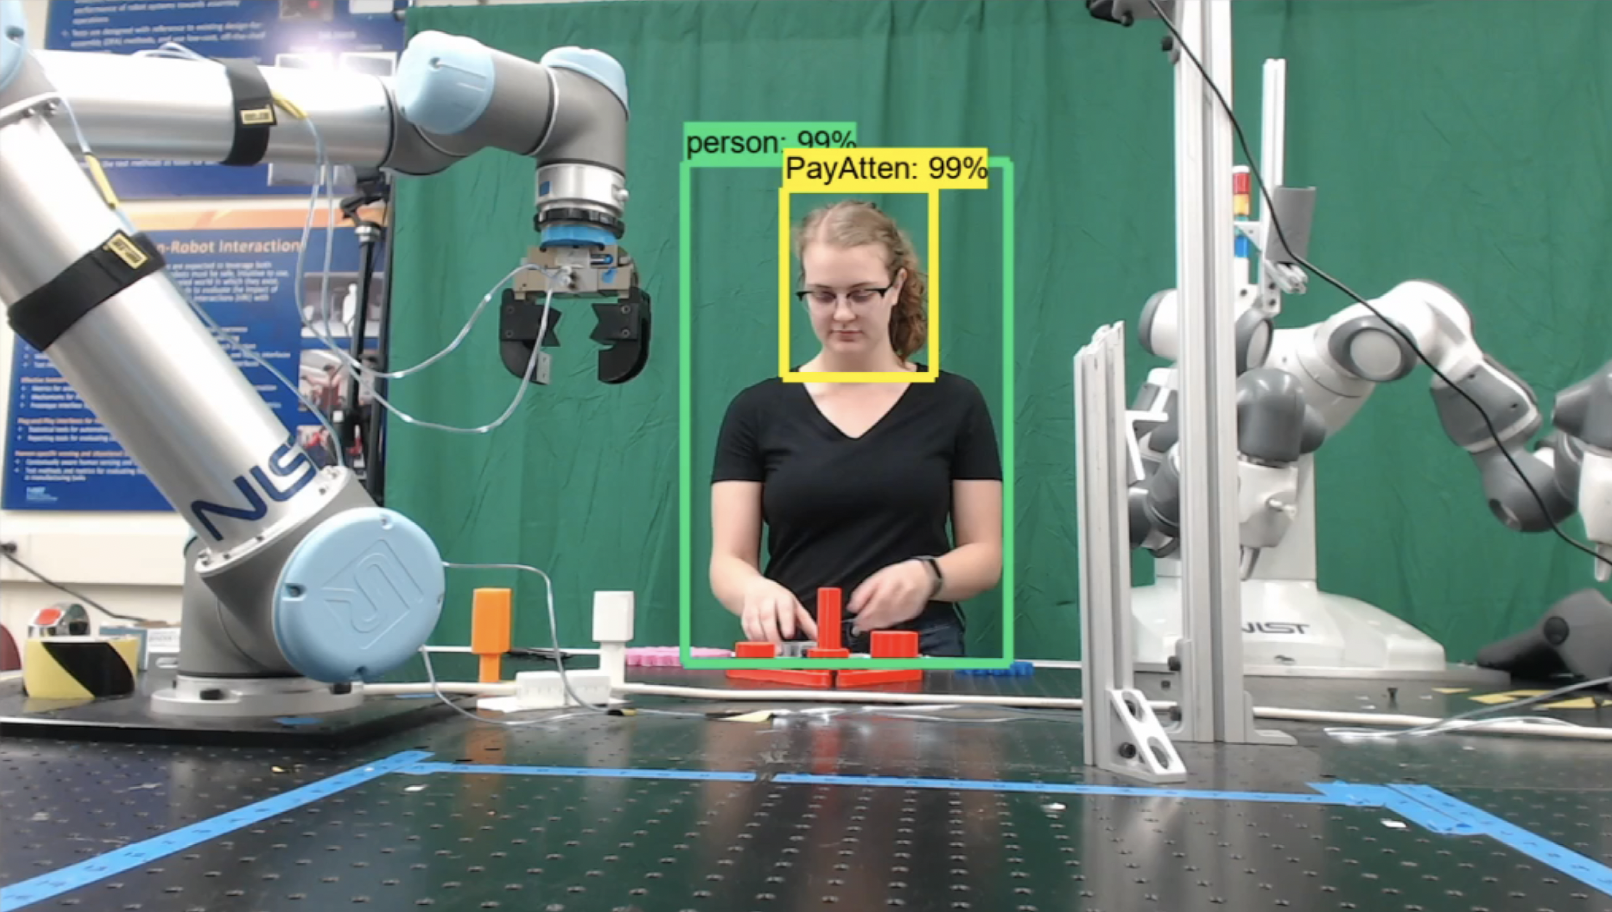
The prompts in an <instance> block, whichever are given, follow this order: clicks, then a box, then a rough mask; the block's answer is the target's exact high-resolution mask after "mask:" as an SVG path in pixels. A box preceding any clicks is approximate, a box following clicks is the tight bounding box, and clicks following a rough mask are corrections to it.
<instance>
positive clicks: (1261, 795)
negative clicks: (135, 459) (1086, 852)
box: [772, 773, 1344, 804]
mask: <svg viewBox="0 0 1612 912" xmlns="http://www.w3.org/2000/svg"><path fill="white" fill-rule="evenodd" d="M772 781H774V782H792V783H801V784H807V785H860V786H877V787H889V788H932V789H957V790H962V791H980V792H1042V793H1054V792H1056V793H1057V794H1060V795H1110V796H1122V797H1131V798H1202V799H1211V800H1215V801H1269V802H1280V803H1283V804H1342V803H1344V802H1342V801H1340V800H1339V799H1337V798H1335V797H1330V796H1327V795H1311V794H1307V793H1299V792H1222V791H1214V790H1209V789H1178V788H1152V787H1141V786H1118V785H1085V784H1081V783H1066V782H1004V781H998V780H994V779H911V778H900V777H892V776H819V775H815V774H811V773H780V774H778V775H776V776H774V777H772Z"/></svg>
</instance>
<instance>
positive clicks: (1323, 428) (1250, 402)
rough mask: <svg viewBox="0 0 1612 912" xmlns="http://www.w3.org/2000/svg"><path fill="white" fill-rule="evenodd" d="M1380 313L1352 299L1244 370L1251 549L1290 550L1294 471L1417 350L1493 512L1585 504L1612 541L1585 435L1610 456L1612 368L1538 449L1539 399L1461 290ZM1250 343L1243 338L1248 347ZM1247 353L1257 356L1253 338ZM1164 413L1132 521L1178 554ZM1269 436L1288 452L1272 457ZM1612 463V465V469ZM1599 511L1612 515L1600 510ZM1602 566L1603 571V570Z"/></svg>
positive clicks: (1561, 514)
mask: <svg viewBox="0 0 1612 912" xmlns="http://www.w3.org/2000/svg"><path fill="white" fill-rule="evenodd" d="M1371 304H1372V306H1371V307H1370V308H1368V307H1366V306H1364V305H1362V304H1358V303H1357V304H1354V305H1352V306H1350V307H1347V308H1345V309H1343V310H1341V311H1339V312H1338V313H1336V314H1334V315H1333V316H1332V317H1330V318H1329V319H1327V320H1325V321H1323V322H1321V323H1317V324H1313V325H1311V326H1306V327H1300V328H1296V329H1283V330H1278V331H1277V332H1275V333H1274V334H1273V335H1272V337H1271V343H1270V349H1269V352H1268V353H1267V354H1264V355H1263V356H1261V355H1260V354H1259V353H1258V352H1257V351H1256V352H1255V354H1253V355H1250V356H1249V357H1248V358H1247V359H1245V361H1244V362H1243V364H1244V366H1245V367H1246V365H1247V364H1249V363H1255V359H1259V362H1258V363H1259V366H1257V367H1246V369H1245V370H1244V372H1243V373H1242V374H1241V375H1240V376H1239V379H1238V415H1239V422H1238V448H1239V451H1240V456H1239V462H1238V483H1239V486H1240V487H1241V488H1242V489H1243V491H1244V492H1245V493H1244V494H1242V495H1240V501H1241V502H1242V504H1243V513H1242V515H1243V519H1244V522H1243V526H1242V532H1243V538H1242V544H1243V545H1244V547H1245V548H1249V549H1259V548H1269V547H1274V546H1275V545H1277V544H1279V543H1280V541H1281V537H1282V533H1283V532H1284V531H1285V528H1286V524H1285V523H1283V522H1282V521H1281V517H1282V515H1284V514H1285V515H1287V516H1291V505H1292V504H1293V503H1294V495H1295V494H1296V491H1297V480H1298V479H1297V474H1296V472H1294V471H1293V470H1292V464H1293V463H1294V462H1296V460H1297V458H1298V456H1299V455H1301V454H1303V453H1308V452H1312V451H1313V450H1315V449H1316V448H1318V447H1319V446H1320V445H1321V443H1322V442H1323V441H1324V440H1325V439H1326V438H1327V437H1330V436H1332V435H1334V434H1336V433H1338V432H1339V431H1341V430H1342V429H1343V428H1344V427H1345V426H1347V424H1348V423H1349V421H1350V420H1351V419H1352V418H1353V417H1354V415H1355V413H1356V412H1358V411H1359V410H1360V408H1361V406H1362V405H1364V403H1365V401H1366V399H1367V398H1368V397H1369V396H1370V394H1371V392H1372V390H1374V389H1375V388H1376V386H1377V385H1378V384H1381V383H1389V382H1392V381H1395V380H1399V379H1401V378H1403V377H1405V376H1406V375H1407V374H1409V373H1410V372H1411V371H1412V370H1414V369H1415V368H1416V366H1417V365H1418V364H1420V363H1421V360H1420V359H1419V358H1418V357H1417V356H1416V351H1417V350H1420V351H1421V352H1422V354H1423V355H1425V356H1426V357H1427V359H1428V361H1430V362H1431V363H1432V364H1434V365H1435V366H1436V367H1437V369H1438V373H1439V374H1442V375H1443V377H1446V378H1448V379H1449V380H1450V383H1448V384H1447V383H1445V382H1444V380H1442V379H1439V378H1438V377H1435V379H1434V380H1433V381H1432V385H1431V392H1432V397H1433V403H1434V407H1435V409H1436V410H1437V413H1438V416H1439V423H1440V425H1441V427H1442V428H1443V429H1444V433H1445V435H1446V436H1447V437H1448V438H1449V439H1450V441H1451V442H1452V443H1454V444H1455V445H1457V446H1459V447H1461V448H1462V449H1464V450H1466V451H1467V453H1468V454H1469V455H1470V456H1471V457H1472V460H1473V462H1474V463H1475V464H1476V466H1477V468H1478V472H1479V477H1480V478H1481V479H1482V483H1483V489H1484V494H1485V497H1486V499H1487V501H1488V504H1489V508H1490V510H1491V512H1492V513H1493V514H1494V516H1495V517H1496V518H1497V519H1499V520H1500V521H1501V523H1503V524H1504V525H1505V526H1506V527H1507V528H1510V529H1513V530H1515V531H1519V532H1539V531H1544V530H1548V529H1550V528H1552V526H1553V524H1557V523H1560V522H1561V521H1562V520H1564V519H1566V518H1567V517H1569V516H1571V515H1572V513H1573V511H1574V509H1575V504H1578V505H1579V507H1580V508H1581V509H1585V510H1586V511H1587V512H1586V524H1587V525H1590V517H1591V515H1594V516H1601V515H1603V514H1604V515H1605V520H1604V521H1605V522H1606V527H1605V529H1604V531H1598V528H1597V527H1594V526H1592V529H1591V538H1592V540H1594V541H1597V542H1601V541H1606V540H1607V539H1608V538H1612V497H1608V496H1606V494H1612V484H1609V485H1602V486H1595V485H1591V486H1584V487H1581V484H1580V474H1581V471H1582V470H1583V467H1584V465H1585V463H1586V460H1593V459H1596V458H1607V457H1602V456H1599V455H1598V454H1596V453H1595V452H1594V451H1593V448H1591V447H1589V446H1588V445H1587V444H1586V443H1585V439H1584V435H1585V434H1590V433H1594V432H1597V431H1599V432H1600V433H1602V434H1603V435H1604V438H1603V442H1604V443H1605V444H1607V445H1608V448H1607V449H1605V450H1603V451H1602V452H1604V453H1606V454H1608V456H1612V376H1608V375H1606V374H1604V373H1603V375H1600V376H1597V377H1595V378H1592V379H1591V380H1588V381H1585V382H1584V383H1581V384H1579V385H1578V386H1576V387H1574V388H1572V389H1570V390H1568V391H1567V392H1564V393H1563V394H1562V396H1561V397H1560V399H1559V402H1558V408H1557V413H1556V418H1555V424H1556V427H1557V432H1556V433H1555V434H1552V435H1551V436H1550V437H1549V438H1547V440H1546V441H1545V442H1543V443H1542V444H1541V445H1540V446H1539V447H1538V449H1534V450H1530V449H1529V444H1530V441H1531V440H1532V438H1533V437H1534V435H1535V434H1536V433H1537V432H1538V431H1539V430H1540V429H1541V427H1542V426H1543V424H1544V419H1543V416H1542V414H1541V411H1540V408H1539V405H1538V401H1537V398H1536V397H1535V395H1534V392H1533V390H1532V389H1530V388H1529V386H1528V385H1527V384H1526V383H1524V382H1523V381H1522V380H1521V378H1519V377H1517V376H1516V375H1515V374H1513V373H1512V372H1510V371H1509V370H1507V369H1506V368H1505V367H1504V366H1502V365H1500V364H1499V363H1498V362H1496V361H1495V360H1494V359H1493V358H1492V357H1491V356H1489V355H1488V354H1487V353H1485V352H1484V351H1483V350H1482V349H1481V348H1480V347H1479V346H1478V344H1477V341H1476V339H1475V337H1474V334H1473V330H1472V319H1471V315H1470V313H1469V312H1468V311H1467V309H1466V307H1465V306H1464V305H1463V304H1462V303H1461V301H1460V300H1459V299H1457V298H1456V297H1455V295H1453V294H1451V293H1450V292H1449V291H1448V290H1447V289H1445V288H1442V287H1440V286H1439V285H1436V284H1434V283H1431V282H1424V281H1410V282H1404V283H1402V284H1400V285H1398V286H1396V287H1394V288H1393V289H1392V290H1390V291H1389V292H1388V293H1387V294H1385V295H1383V296H1382V297H1380V298H1377V299H1375V300H1374V301H1372V302H1371ZM1373 310H1375V313H1374V312H1373ZM1250 312H1252V311H1245V314H1246V313H1250ZM1379 314H1380V315H1381V316H1378V315H1379ZM1385 321H1386V322H1385ZM1390 323H1392V325H1389V324H1390ZM1239 325H1241V324H1239ZM1142 326H1143V331H1144V344H1145V345H1147V346H1148V347H1149V349H1150V351H1153V352H1154V353H1155V354H1164V355H1166V356H1168V355H1169V349H1168V344H1167V341H1168V332H1164V333H1163V334H1162V336H1161V333H1160V330H1159V329H1158V328H1157V326H1156V320H1150V319H1149V315H1148V314H1147V313H1146V312H1144V317H1143V321H1142ZM1407 337H1408V338H1407ZM1161 338H1162V339H1163V340H1164V341H1165V343H1166V344H1164V345H1163V346H1161V345H1160V344H1159V343H1160V340H1161ZM1243 338H1245V336H1244V334H1241V333H1240V334H1239V339H1243ZM1247 338H1252V336H1248V337H1247ZM1411 342H1414V343H1415V348H1414V349H1413V348H1412V347H1411V344H1410V343H1411ZM1249 347H1250V348H1257V346H1254V345H1253V344H1252V343H1251V344H1250V346H1249ZM1243 350H1247V349H1246V348H1245V349H1243ZM1275 375H1280V376H1281V377H1284V378H1286V379H1285V380H1279V379H1277V377H1276V376H1275ZM1170 376H1171V373H1170V371H1169V370H1168V369H1163V370H1156V371H1155V372H1154V373H1153V376H1152V377H1150V383H1149V385H1148V386H1146V387H1144V388H1143V391H1142V393H1141V395H1140V396H1139V398H1138V403H1137V406H1138V408H1139V409H1145V408H1147V407H1148V406H1149V405H1150V404H1152V403H1153V402H1156V401H1157V400H1159V399H1160V398H1161V395H1163V393H1161V391H1162V390H1163V388H1164V387H1165V385H1167V384H1168V382H1169V378H1170ZM1469 399H1470V401H1469ZM1473 402H1476V403H1477V404H1478V406H1479V407H1481V408H1482V410H1483V414H1481V415H1480V414H1479V413H1478V411H1477V410H1476V409H1474V408H1473V405H1472V403H1473ZM1154 411H1155V413H1156V414H1154V415H1153V416H1151V418H1152V421H1153V422H1156V424H1155V423H1149V424H1147V425H1145V426H1141V427H1139V432H1145V433H1139V436H1138V442H1139V449H1140V451H1141V452H1142V454H1143V458H1142V460H1141V465H1142V466H1143V468H1144V472H1143V473H1142V478H1141V480H1140V481H1138V482H1137V483H1136V484H1135V485H1133V488H1132V500H1133V504H1134V505H1136V506H1135V507H1134V508H1133V513H1135V514H1137V515H1138V516H1140V517H1141V521H1140V522H1136V521H1135V520H1133V532H1132V542H1133V545H1134V546H1136V547H1143V548H1147V549H1148V550H1150V551H1153V552H1154V553H1155V554H1160V555H1166V556H1167V555H1168V554H1169V553H1171V552H1172V551H1173V550H1174V548H1175V542H1174V539H1173V531H1174V519H1175V516H1176V515H1177V514H1176V513H1175V511H1176V510H1178V509H1179V507H1178V505H1177V504H1176V501H1175V498H1174V482H1173V477H1174V473H1173V472H1172V471H1171V469H1170V465H1171V464H1172V461H1173V459H1174V455H1173V447H1174V427H1173V413H1170V412H1168V410H1165V411H1159V410H1157V409H1154ZM1137 414H1138V413H1136V412H1133V416H1135V415H1137ZM1484 415H1487V416H1488V423H1487V424H1486V423H1485V420H1484ZM1490 425H1492V426H1493V428H1494V431H1495V433H1494V434H1491V433H1490V430H1489V427H1490ZM1496 437H1498V438H1499V440H1498V442H1497V441H1496ZM1271 441H1275V442H1277V443H1278V444H1279V445H1278V446H1277V447H1274V448H1273V447H1272V446H1271V445H1270V443H1271ZM1295 441H1297V445H1296V446H1295ZM1605 465H1606V466H1607V467H1608V468H1612V461H1608V462H1606V463H1605ZM1519 470H1520V474H1519ZM1596 477H1597V478H1598V477H1600V476H1599V475H1597V476H1596ZM1609 477H1612V476H1609ZM1524 479H1526V483H1525V481H1524ZM1530 488H1531V489H1532V490H1530ZM1601 491H1604V492H1606V494H1603V493H1598V492H1601ZM1536 494H1537V496H1536ZM1601 502H1604V503H1605V504H1606V506H1604V507H1601V506H1599V503H1601ZM1262 514H1263V515H1262ZM1598 535H1599V536H1600V537H1597V536H1598ZM1246 565H1247V562H1246V561H1245V566H1246ZM1604 567H1605V564H1604V563H1603V564H1601V566H1600V567H1598V572H1599V571H1600V570H1602V569H1604Z"/></svg>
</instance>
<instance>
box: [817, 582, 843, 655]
mask: <svg viewBox="0 0 1612 912" xmlns="http://www.w3.org/2000/svg"><path fill="white" fill-rule="evenodd" d="M840 608H841V605H840V590H839V589H832V588H826V587H825V588H822V589H819V590H817V646H818V648H819V649H839V648H840V646H841V645H842V644H841V643H840Z"/></svg>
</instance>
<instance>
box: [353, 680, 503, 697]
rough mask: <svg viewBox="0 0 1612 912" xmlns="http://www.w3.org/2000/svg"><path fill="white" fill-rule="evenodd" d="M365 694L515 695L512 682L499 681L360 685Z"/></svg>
mask: <svg viewBox="0 0 1612 912" xmlns="http://www.w3.org/2000/svg"><path fill="white" fill-rule="evenodd" d="M362 686H363V688H364V693H365V694H374V695H378V696H408V695H412V694H428V693H436V692H437V691H438V690H440V691H442V692H443V693H456V694H472V695H475V696H494V695H500V696H513V695H514V694H515V682H514V681H499V682H497V683H495V684H478V683H476V682H475V681H439V682H437V684H436V685H435V686H432V684H431V683H430V682H428V681H420V682H418V683H414V684H365V685H362Z"/></svg>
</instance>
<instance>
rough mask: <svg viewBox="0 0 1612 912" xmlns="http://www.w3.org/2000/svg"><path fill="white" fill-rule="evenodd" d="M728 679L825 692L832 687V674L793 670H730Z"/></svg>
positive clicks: (828, 672) (829, 672)
mask: <svg viewBox="0 0 1612 912" xmlns="http://www.w3.org/2000/svg"><path fill="white" fill-rule="evenodd" d="M728 677H729V678H731V679H733V680H735V681H761V682H763V683H766V684H789V685H791V686H796V687H815V688H817V689H819V690H826V689H828V688H830V687H833V686H834V672H832V671H805V670H800V669H794V668H730V669H728Z"/></svg>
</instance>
